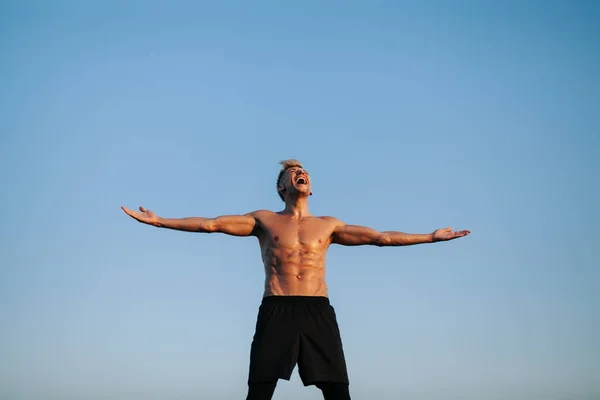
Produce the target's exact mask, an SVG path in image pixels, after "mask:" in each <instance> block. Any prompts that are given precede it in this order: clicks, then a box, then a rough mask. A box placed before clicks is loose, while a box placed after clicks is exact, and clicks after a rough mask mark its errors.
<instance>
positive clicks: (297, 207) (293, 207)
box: [283, 197, 310, 218]
mask: <svg viewBox="0 0 600 400" xmlns="http://www.w3.org/2000/svg"><path fill="white" fill-rule="evenodd" d="M283 213H284V214H289V215H292V216H294V217H298V218H301V217H308V216H310V211H308V197H297V198H295V199H287V201H286V202H285V210H284V211H283Z"/></svg>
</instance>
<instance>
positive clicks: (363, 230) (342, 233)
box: [332, 224, 381, 246]
mask: <svg viewBox="0 0 600 400" xmlns="http://www.w3.org/2000/svg"><path fill="white" fill-rule="evenodd" d="M380 238H381V232H379V231H377V230H375V229H373V228H369V227H366V226H359V225H345V224H344V225H341V226H339V227H337V228H336V229H335V230H334V232H333V237H332V243H336V244H341V245H344V246H360V245H377V244H378V243H379V240H380Z"/></svg>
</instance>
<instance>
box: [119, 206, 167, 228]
mask: <svg viewBox="0 0 600 400" xmlns="http://www.w3.org/2000/svg"><path fill="white" fill-rule="evenodd" d="M121 209H122V210H123V211H125V213H126V214H127V215H129V216H130V217H131V218H133V219H135V220H137V221H139V222H142V223H144V224H149V225H156V224H157V223H158V221H159V218H158V216H157V215H156V214H154V212H152V211H150V210H147V209H145V208H144V207H140V211H141V212H137V211H133V210H130V209H128V208H126V207H121Z"/></svg>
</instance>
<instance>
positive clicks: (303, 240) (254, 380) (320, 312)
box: [123, 160, 470, 400]
mask: <svg viewBox="0 0 600 400" xmlns="http://www.w3.org/2000/svg"><path fill="white" fill-rule="evenodd" d="M281 165H282V168H281V171H280V172H279V176H278V177H277V193H278V194H279V197H280V198H281V200H283V201H284V203H285V209H284V210H283V211H280V212H272V211H266V210H260V211H254V212H251V213H249V214H245V215H226V216H220V217H216V218H203V217H192V218H181V219H173V218H161V217H158V216H157V215H156V214H155V213H153V212H152V211H150V210H147V209H145V208H143V207H140V212H135V211H132V210H129V209H127V208H125V207H123V210H124V211H125V212H126V213H127V214H128V215H130V216H131V217H133V218H135V219H136V220H138V221H140V222H143V223H145V224H149V225H153V226H156V227H160V228H169V229H176V230H180V231H188V232H203V233H213V232H219V233H225V234H228V235H233V236H255V237H257V238H258V242H259V244H260V249H261V253H262V259H263V263H264V268H265V289H264V295H263V299H262V303H261V305H260V307H259V311H258V318H257V322H256V330H255V334H254V338H253V340H252V345H251V350H250V368H249V378H248V396H247V398H246V400H268V399H271V398H272V396H273V393H274V391H275V387H276V385H277V380H278V379H285V380H289V379H290V377H291V374H292V371H293V369H294V367H295V365H296V364H298V372H299V374H300V378H301V379H302V382H303V384H304V385H305V386H309V385H315V386H317V387H318V388H319V389H321V391H322V393H323V398H324V399H325V400H349V399H350V394H349V389H348V385H349V380H348V374H347V371H346V362H345V358H344V351H343V348H342V340H341V337H340V332H339V329H338V324H337V320H336V315H335V311H334V309H333V307H332V306H331V305H330V303H329V298H328V290H327V283H326V282H325V264H326V263H325V259H326V254H327V250H328V248H329V246H330V245H331V244H333V243H335V244H339V245H345V246H358V245H374V246H407V245H414V244H419V243H433V242H439V241H446V240H451V239H456V238H459V237H462V236H466V235H468V234H469V233H470V231H466V230H465V231H459V232H453V231H452V228H446V229H438V230H436V231H435V232H433V233H428V234H409V233H402V232H378V231H376V230H374V229H371V228H367V227H363V226H356V225H348V224H345V223H344V222H342V221H340V220H339V219H337V218H333V217H317V216H314V215H312V214H310V212H309V210H308V198H309V196H311V195H312V190H311V188H312V182H311V178H310V175H309V174H308V172H307V171H306V170H305V169H304V168H303V166H302V164H301V163H300V162H298V161H296V160H286V161H282V162H281Z"/></svg>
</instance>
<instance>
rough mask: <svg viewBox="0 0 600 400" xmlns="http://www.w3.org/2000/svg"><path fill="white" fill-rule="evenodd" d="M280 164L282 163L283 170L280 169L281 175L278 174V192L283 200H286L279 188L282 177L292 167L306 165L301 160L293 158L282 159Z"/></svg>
mask: <svg viewBox="0 0 600 400" xmlns="http://www.w3.org/2000/svg"><path fill="white" fill-rule="evenodd" d="M279 164H281V171H279V175H278V176H277V194H278V195H279V197H280V198H281V200H282V201H283V200H284V199H283V193H282V191H281V190H280V189H279V183H280V181H281V178H282V177H283V174H285V171H287V170H288V169H290V168H294V167H298V168H304V167H303V166H302V163H301V162H300V161H298V160H294V159H293V158H292V159H289V160H283V161H280V162H279Z"/></svg>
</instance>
